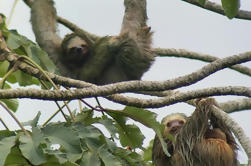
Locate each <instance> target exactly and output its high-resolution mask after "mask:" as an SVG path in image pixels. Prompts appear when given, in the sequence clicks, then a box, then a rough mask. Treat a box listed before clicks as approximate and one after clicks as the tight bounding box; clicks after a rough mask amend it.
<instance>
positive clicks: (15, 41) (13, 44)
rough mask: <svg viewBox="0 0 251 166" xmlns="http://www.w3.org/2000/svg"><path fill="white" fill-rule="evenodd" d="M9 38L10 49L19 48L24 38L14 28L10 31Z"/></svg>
mask: <svg viewBox="0 0 251 166" xmlns="http://www.w3.org/2000/svg"><path fill="white" fill-rule="evenodd" d="M10 32H11V33H9V35H8V38H7V42H6V43H7V45H8V47H9V48H10V49H12V50H14V49H17V48H18V47H20V46H21V45H22V43H23V42H22V40H21V37H20V36H18V35H17V32H16V31H14V30H12V31H10Z"/></svg>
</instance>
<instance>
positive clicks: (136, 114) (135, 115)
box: [109, 106, 170, 156]
mask: <svg viewBox="0 0 251 166" xmlns="http://www.w3.org/2000/svg"><path fill="white" fill-rule="evenodd" d="M115 112H117V113H116V114H117V116H118V115H123V116H127V117H130V118H132V119H133V120H135V121H138V122H140V123H142V124H143V125H145V126H147V127H149V128H152V129H153V130H154V131H155V133H156V134H157V136H158V137H159V139H160V142H161V145H162V148H163V149H164V152H165V153H166V155H167V156H170V154H169V153H168V151H167V145H166V143H165V141H164V139H163V136H162V133H163V132H162V131H163V130H164V128H163V126H162V125H161V124H160V123H159V122H158V121H157V120H156V116H157V115H156V114H155V113H153V112H151V111H148V110H145V109H142V108H136V107H129V106H127V107H125V109H124V110H123V111H114V113H115ZM114 113H112V114H111V116H113V115H114ZM109 114H110V113H109ZM113 118H115V119H116V118H117V117H114V116H113ZM118 121H119V122H120V123H121V122H123V121H121V120H117V122H118ZM135 137H136V136H135ZM132 139H133V138H132ZM142 141H143V140H142ZM121 144H122V143H121ZM122 145H123V144H122ZM129 146H130V145H129ZM132 148H133V147H132Z"/></svg>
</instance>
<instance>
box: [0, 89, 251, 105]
mask: <svg viewBox="0 0 251 166" xmlns="http://www.w3.org/2000/svg"><path fill="white" fill-rule="evenodd" d="M109 88H111V89H112V88H113V86H109ZM109 88H107V87H105V86H99V87H90V88H86V89H73V90H38V89H15V90H14V89H10V90H0V99H10V98H31V99H43V100H73V99H80V98H87V97H96V96H108V95H111V94H114V93H118V92H119V91H117V92H116V91H111V89H109ZM215 95H237V96H246V97H251V88H248V87H242V86H229V87H214V88H207V89H201V90H194V91H188V92H185V93H178V94H174V95H172V96H169V97H164V98H160V99H145V100H143V99H141V100H140V99H134V98H133V99H134V100H133V101H129V100H128V98H126V99H127V100H123V98H120V99H117V98H116V97H113V99H112V100H113V101H115V100H117V101H120V103H122V104H125V105H133V106H137V107H161V106H166V105H170V104H175V103H177V102H182V101H187V100H191V99H194V98H200V97H207V96H215ZM135 100H138V101H139V102H135Z"/></svg>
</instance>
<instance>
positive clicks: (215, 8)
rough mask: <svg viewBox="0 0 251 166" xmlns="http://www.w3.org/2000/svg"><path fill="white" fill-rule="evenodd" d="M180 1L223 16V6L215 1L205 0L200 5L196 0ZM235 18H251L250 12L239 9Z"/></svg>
mask: <svg viewBox="0 0 251 166" xmlns="http://www.w3.org/2000/svg"><path fill="white" fill-rule="evenodd" d="M182 1H184V2H187V3H190V4H193V5H195V6H198V7H201V8H203V9H206V10H209V11H212V12H215V13H218V14H221V15H224V16H225V13H224V10H223V8H222V7H221V5H219V4H217V3H214V2H210V1H208V0H206V3H205V5H204V6H201V5H200V4H199V2H198V1H197V0H182ZM235 18H238V19H243V20H251V12H250V11H245V10H239V12H238V14H237V15H236V16H235Z"/></svg>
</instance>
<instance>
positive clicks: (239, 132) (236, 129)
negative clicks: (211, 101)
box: [212, 106, 251, 164]
mask: <svg viewBox="0 0 251 166" xmlns="http://www.w3.org/2000/svg"><path fill="white" fill-rule="evenodd" d="M212 112H213V114H214V115H215V116H216V117H217V118H219V119H222V121H223V122H224V123H225V124H226V125H227V127H228V128H229V129H230V130H231V131H232V132H233V133H234V135H235V136H236V138H237V139H238V140H239V142H240V144H241V145H242V147H243V149H244V150H245V152H246V154H247V156H248V164H250V163H251V140H250V139H249V138H248V137H247V136H246V135H245V133H244V131H243V129H242V128H241V127H240V126H239V124H238V123H237V122H235V121H234V120H233V119H232V118H231V117H230V116H229V115H228V114H227V113H225V112H224V111H222V110H221V109H220V108H218V107H216V106H213V107H212Z"/></svg>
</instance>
